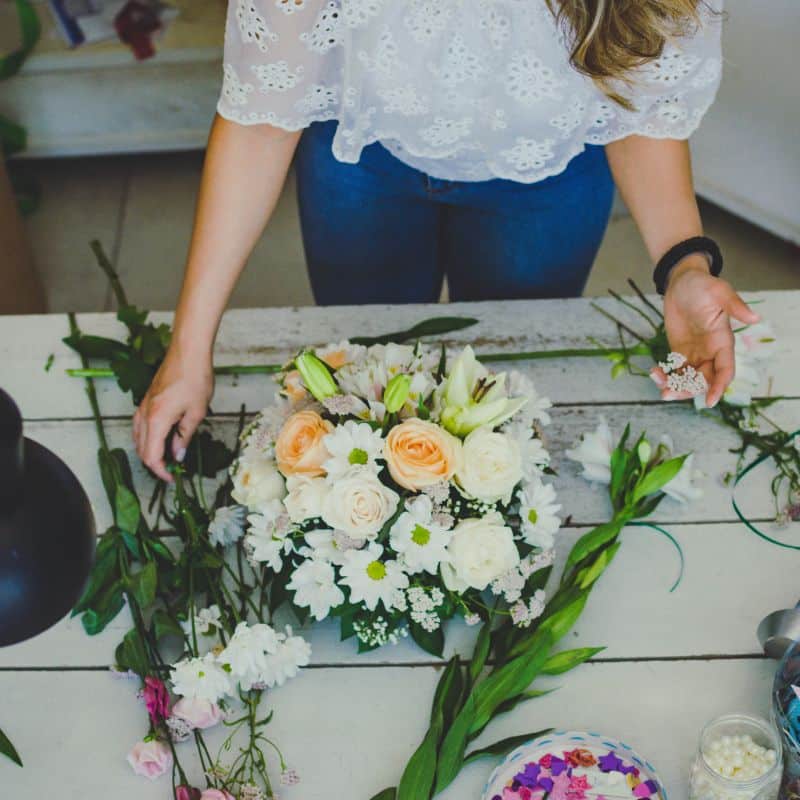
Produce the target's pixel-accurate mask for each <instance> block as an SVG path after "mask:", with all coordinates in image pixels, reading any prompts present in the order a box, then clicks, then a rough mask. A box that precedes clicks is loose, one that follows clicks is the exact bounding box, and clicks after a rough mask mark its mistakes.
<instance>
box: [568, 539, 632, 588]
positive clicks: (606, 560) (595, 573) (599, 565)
mask: <svg viewBox="0 0 800 800" xmlns="http://www.w3.org/2000/svg"><path fill="white" fill-rule="evenodd" d="M621 544H622V542H615V543H614V544H612V545H611V547H607V548H606V549H605V550H601V551H600V554H599V555H598V556H597V558H596V559H595V560H594V561H593V562H592V563H591V564H590V565H589V566H588V567H586V568H585V569H583V570H581V572H580V573H579V576H578V579H579V581H580V587H581V589H587V588H588V587H589V586H591V585H592V584H593V583H594V582H595V581H596V580H597V579H598V578H599V577H600V576H601V575H602V574H603V573H604V572H605V570H606V567H608V565H609V564H610V563H611V561H612V560H613V558H614V556H615V555H616V554H617V550H619V548H620V545H621Z"/></svg>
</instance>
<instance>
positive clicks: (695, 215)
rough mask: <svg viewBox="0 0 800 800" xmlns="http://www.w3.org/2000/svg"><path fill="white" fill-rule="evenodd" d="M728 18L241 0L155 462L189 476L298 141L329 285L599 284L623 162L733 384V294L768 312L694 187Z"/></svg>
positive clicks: (676, 314) (161, 390) (561, 291)
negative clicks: (170, 458) (721, 250)
mask: <svg viewBox="0 0 800 800" xmlns="http://www.w3.org/2000/svg"><path fill="white" fill-rule="evenodd" d="M719 37H720V15H719V9H718V8H714V7H712V6H711V5H710V3H706V2H703V0H637V2H630V1H629V0H327V2H326V0H229V10H228V24H227V31H226V44H225V63H224V84H223V89H222V96H221V99H220V103H219V107H218V114H217V116H216V118H215V120H214V123H213V126H212V130H211V136H210V140H209V146H208V152H207V156H206V163H205V167H204V171H203V179H202V186H201V190H200V198H199V203H198V209H197V215H196V221H195V230H194V234H193V237H192V242H191V247H190V251H189V257H188V263H187V268H186V275H185V278H184V285H183V289H182V291H181V296H180V300H179V303H178V308H177V313H176V317H175V332H174V337H173V340H172V344H171V346H170V349H169V353H168V355H167V358H166V359H165V361H164V363H163V365H162V366H161V369H160V370H159V372H158V374H157V375H156V377H155V380H154V381H153V385H152V386H151V388H150V391H149V392H148V394H147V396H146V397H145V399H144V401H143V402H142V404H141V406H140V407H139V409H138V410H137V412H136V415H135V417H134V437H135V440H136V444H137V449H138V451H139V454H140V455H141V457H142V458H143V460H144V461H145V463H146V464H147V465H148V466H149V467H150V468H151V469H152V470H153V471H154V472H155V473H156V474H157V475H159V476H160V477H162V478H164V479H165V480H169V474H168V472H167V471H166V469H165V464H164V444H165V440H166V438H167V437H168V436H169V432H170V430H171V428H172V426H173V425H175V426H177V428H176V432H175V434H174V436H173V438H172V442H171V447H172V450H173V453H174V455H175V457H176V458H178V459H179V460H180V459H181V458H182V457H183V455H184V453H185V449H186V446H187V444H188V442H189V439H190V437H191V435H192V433H193V432H194V430H195V428H196V427H197V425H198V424H199V422H200V421H201V419H202V418H203V416H204V415H205V413H206V409H207V406H208V401H209V399H210V397H211V394H212V390H213V370H212V360H211V358H212V355H211V354H212V349H213V343H214V338H215V335H216V331H217V326H218V323H219V320H220V317H221V315H222V312H223V310H224V307H225V304H226V302H227V298H228V297H229V295H230V292H231V289H232V287H233V285H234V283H235V281H236V278H237V276H238V274H239V272H240V271H241V269H242V268H243V265H244V264H245V261H246V259H247V257H248V255H249V253H250V251H251V248H252V247H253V245H254V243H255V242H256V240H257V239H258V237H259V235H260V234H261V231H262V229H263V228H264V225H265V224H266V222H267V221H268V219H269V217H270V215H271V213H272V211H273V209H274V207H275V204H276V202H277V200H278V197H279V195H280V192H281V188H282V186H283V182H284V179H285V177H286V172H287V170H288V168H289V164H290V162H291V160H292V158H293V156H294V155H295V151H297V158H296V168H297V175H298V187H299V189H298V191H299V199H300V215H301V223H302V229H303V241H304V245H305V250H306V257H307V261H308V267H309V273H310V278H311V284H312V288H313V290H314V295H315V298H316V300H317V302H319V303H367V302H434V301H435V300H436V299H437V298H438V297H439V293H440V289H441V285H442V279H443V276H444V275H446V276H447V279H448V288H449V292H450V297H451V298H452V299H453V300H478V299H488V298H493V299H497V298H519V297H553V296H573V295H578V294H580V292H581V290H582V288H583V286H584V283H585V281H586V278H587V275H588V273H589V270H590V268H591V264H592V261H593V259H594V256H595V254H596V251H597V248H598V247H599V244H600V241H601V239H602V236H603V233H604V230H605V227H606V224H607V221H608V216H609V211H610V205H611V199H612V194H613V185H614V183H616V185H617V187H618V188H619V190H620V192H621V194H622V196H623V198H624V199H625V201H626V203H627V205H628V207H629V208H630V210H631V213H632V214H633V217H634V219H635V220H636V222H637V224H638V226H639V229H640V231H641V234H642V237H643V239H644V241H645V244H646V245H647V249H648V251H649V253H650V256H651V258H652V259H653V261H654V262H658V268H657V270H656V275H655V277H656V278H657V284H658V288H659V290H660V291H662V292H665V315H666V325H667V331H668V334H669V338H670V343H671V345H672V347H673V349H675V350H678V351H680V352H681V353H683V354H685V355H686V356H687V357H688V358H689V361H690V363H692V364H694V365H695V366H697V367H699V368H700V369H701V370H702V372H703V373H704V375H705V376H706V378H707V380H708V382H709V387H710V388H709V391H708V395H707V402H708V404H709V405H714V404H715V403H716V402H717V401H718V400H719V398H720V397H721V395H722V393H723V391H724V389H725V388H726V386H727V385H728V384H729V383H730V381H731V379H732V378H733V373H734V356H733V336H732V332H731V326H730V322H729V317H731V316H732V317H735V318H736V319H738V320H741V321H742V322H747V323H750V322H754V321H755V320H756V319H757V317H756V315H755V314H754V313H753V312H752V311H750V309H748V308H747V306H746V305H745V304H744V303H743V302H742V300H741V299H740V298H739V297H738V296H737V295H736V293H735V292H734V291H733V290H732V289H731V287H730V286H729V285H728V284H727V283H725V282H724V281H722V280H721V279H719V278H717V277H715V276H716V274H718V272H719V267H720V266H721V265H720V263H719V255H718V252H715V250H716V246H715V245H714V243H713V242H711V241H710V240H707V239H702V238H699V237H700V236H701V234H702V224H701V221H700V215H699V212H698V208H697V203H696V201H695V197H694V192H693V188H692V179H691V170H690V163H689V151H688V147H687V143H686V139H687V137H688V136H689V134H690V133H691V132H692V131H693V130H694V129H695V127H696V126H697V125H698V123H699V122H700V119H701V118H702V116H703V114H704V112H705V111H706V109H707V108H708V106H709V105H710V103H711V101H712V99H713V96H714V93H715V91H716V88H717V85H718V82H719V76H720V72H721V69H720V66H721V60H720V53H719ZM301 131H304V133H302V136H301ZM712 273H714V274H712Z"/></svg>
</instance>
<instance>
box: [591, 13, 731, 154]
mask: <svg viewBox="0 0 800 800" xmlns="http://www.w3.org/2000/svg"><path fill="white" fill-rule="evenodd" d="M702 8H703V10H702V11H701V16H700V23H699V24H698V25H697V26H696V30H694V31H692V32H691V33H690V34H689V35H686V36H685V37H683V38H681V39H676V40H674V41H670V42H668V43H667V45H666V46H665V47H664V52H663V53H662V55H661V56H660V57H659V58H658V59H656V60H655V61H652V62H650V63H648V64H646V65H645V66H644V67H642V68H641V69H639V70H638V71H637V72H636V73H635V74H634V75H633V76H632V83H631V84H630V86H629V87H627V90H625V89H623V92H624V93H625V95H626V97H628V98H630V100H631V101H632V102H633V105H634V106H635V110H634V111H627V110H625V109H624V108H621V107H620V106H618V105H617V104H615V103H612V102H611V101H608V102H607V103H601V104H600V105H599V106H598V107H597V109H596V117H595V118H594V119H593V120H592V125H591V127H590V128H589V130H588V131H587V135H586V141H587V142H590V143H592V144H607V143H608V142H610V141H613V140H615V139H621V138H623V137H625V136H629V135H631V134H641V135H643V136H650V137H653V138H659V139H667V138H668V139H687V138H688V137H689V136H690V135H691V134H692V133H693V132H694V131H695V129H696V128H697V127H698V125H699V124H700V122H701V120H702V118H703V115H704V114H705V113H706V111H707V110H708V109H709V107H710V106H711V104H712V103H713V102H714V97H715V96H716V93H717V89H718V88H719V83H720V78H721V76H722V54H721V42H720V38H721V32H722V13H721V12H722V0H715V1H714V2H709V3H708V4H707V6H705V7H702Z"/></svg>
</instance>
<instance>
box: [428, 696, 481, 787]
mask: <svg viewBox="0 0 800 800" xmlns="http://www.w3.org/2000/svg"><path fill="white" fill-rule="evenodd" d="M474 718H475V690H473V691H472V692H471V693H470V694H469V695H468V696H467V699H466V700H465V701H464V705H463V706H462V707H461V711H459V712H458V715H457V716H456V718H455V719H454V720H453V723H452V724H451V725H450V727H449V728H448V730H447V732H446V733H445V736H444V740H443V741H442V746H441V747H440V748H439V763H438V765H437V767H436V787H435V789H434V795H436V794H439V792H441V791H442V790H443V789H444V788H445V787H447V786H449V785H450V784H451V783H452V781H453V779H454V778H455V776H456V775H458V773H459V770H460V769H461V767H462V765H463V763H464V753H465V751H466V749H467V741H468V739H469V729H470V726H471V725H472V721H473V719H474Z"/></svg>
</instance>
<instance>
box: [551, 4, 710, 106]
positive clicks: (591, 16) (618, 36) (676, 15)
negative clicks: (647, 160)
mask: <svg viewBox="0 0 800 800" xmlns="http://www.w3.org/2000/svg"><path fill="white" fill-rule="evenodd" d="M702 4H703V0H547V5H548V6H549V7H550V11H551V12H552V13H553V14H554V15H555V17H556V19H557V20H558V22H559V23H560V24H561V25H562V27H563V29H564V30H565V32H566V33H567V36H568V40H569V42H570V63H571V64H572V66H573V67H574V68H575V69H577V70H578V71H579V72H582V73H583V74H584V75H588V76H589V77H590V78H592V79H593V80H594V82H595V83H596V84H597V85H598V86H599V87H600V89H602V91H603V92H604V93H605V94H606V95H607V96H608V97H609V98H611V99H612V100H614V101H615V102H617V103H619V104H620V105H621V106H623V107H625V108H628V109H632V108H633V105H632V103H631V102H630V100H628V99H627V98H626V97H625V96H624V95H623V94H622V93H621V91H620V90H621V89H622V87H623V86H624V84H625V83H626V81H627V77H628V75H629V74H630V72H631V70H633V69H635V68H636V67H639V66H641V65H642V64H645V63H646V62H648V61H652V60H653V59H656V58H658V57H659V56H660V55H661V53H662V51H663V49H664V43H665V42H666V41H667V39H669V38H672V37H676V36H682V35H686V34H687V33H689V32H690V31H691V30H692V29H693V28H694V27H695V26H696V25H697V24H699V21H700V17H699V6H700V5H702Z"/></svg>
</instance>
